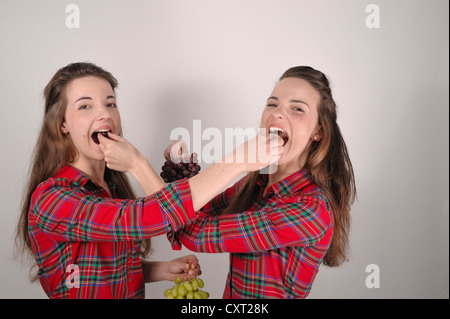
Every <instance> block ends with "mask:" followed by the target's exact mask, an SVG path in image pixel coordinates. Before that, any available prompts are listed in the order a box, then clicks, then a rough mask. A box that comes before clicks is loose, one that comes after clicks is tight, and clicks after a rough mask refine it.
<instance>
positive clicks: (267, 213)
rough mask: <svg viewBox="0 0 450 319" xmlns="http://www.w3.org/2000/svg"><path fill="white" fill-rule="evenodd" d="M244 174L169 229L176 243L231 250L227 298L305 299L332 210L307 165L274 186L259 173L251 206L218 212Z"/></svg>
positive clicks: (327, 236) (320, 256)
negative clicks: (191, 218)
mask: <svg viewBox="0 0 450 319" xmlns="http://www.w3.org/2000/svg"><path fill="white" fill-rule="evenodd" d="M244 180H245V177H244V178H243V179H241V180H240V181H239V182H237V183H236V184H235V185H234V186H232V187H230V188H228V189H227V190H226V191H225V192H223V193H222V194H220V195H218V196H217V197H216V198H214V199H213V200H212V201H211V202H210V203H209V204H208V205H206V206H205V207H204V208H203V210H202V212H201V213H200V215H199V218H197V219H196V220H194V221H193V222H192V223H191V224H189V225H188V226H187V227H185V228H183V229H181V230H180V231H178V232H171V233H169V234H168V236H169V239H170V240H171V241H172V245H173V247H174V248H176V249H178V248H180V245H181V244H183V245H184V246H185V247H186V248H188V249H190V250H193V251H197V252H208V253H223V252H228V253H231V254H230V272H229V274H228V278H227V282H226V287H225V292H224V295H223V297H224V298H239V299H245V298H247V299H249V298H305V297H306V296H307V295H308V294H309V292H310V289H311V285H312V282H313V280H314V278H315V276H316V274H317V271H318V269H319V266H320V264H321V262H322V260H323V257H324V255H325V253H326V251H327V249H328V247H329V245H330V241H331V237H332V231H333V225H334V220H333V214H332V212H331V210H330V207H329V205H328V201H327V199H326V197H325V195H324V193H323V191H322V190H321V189H320V188H319V187H317V186H316V185H314V184H313V183H312V182H311V181H310V179H309V177H308V175H307V174H306V172H305V171H304V170H302V171H299V172H297V173H295V174H292V175H291V176H289V177H287V178H285V179H284V180H282V181H280V182H279V183H277V184H274V185H272V186H271V187H270V188H269V190H268V192H267V194H266V195H263V192H264V189H265V187H266V185H267V175H260V177H259V180H258V182H257V185H258V187H259V196H258V197H257V199H256V200H255V202H254V203H253V206H252V208H251V209H250V210H249V211H246V212H243V213H240V214H229V215H219V214H220V211H221V210H223V209H224V208H225V207H226V206H227V205H228V203H229V201H230V199H231V198H232V196H233V194H235V193H236V192H237V191H238V190H239V189H240V188H241V187H242V185H243V183H244Z"/></svg>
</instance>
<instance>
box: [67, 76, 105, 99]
mask: <svg viewBox="0 0 450 319" xmlns="http://www.w3.org/2000/svg"><path fill="white" fill-rule="evenodd" d="M111 95H114V90H113V89H112V87H111V84H109V82H108V81H106V80H105V79H102V78H98V77H94V76H87V77H82V78H79V79H75V80H72V81H70V82H69V84H68V85H67V88H66V96H67V98H68V99H69V101H70V100H73V99H76V98H78V97H80V96H88V97H92V98H95V97H98V98H105V97H106V96H111Z"/></svg>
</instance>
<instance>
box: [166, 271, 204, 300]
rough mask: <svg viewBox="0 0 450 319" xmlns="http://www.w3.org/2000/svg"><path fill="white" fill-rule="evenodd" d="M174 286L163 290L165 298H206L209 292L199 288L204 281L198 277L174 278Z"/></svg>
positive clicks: (202, 285)
mask: <svg viewBox="0 0 450 319" xmlns="http://www.w3.org/2000/svg"><path fill="white" fill-rule="evenodd" d="M174 282H175V286H173V287H172V288H169V289H167V290H166V291H165V292H164V297H166V298H167V299H208V298H209V293H208V292H206V291H203V290H201V289H199V288H203V287H204V286H205V283H204V282H203V280H202V279H201V278H199V277H197V278H191V277H187V278H186V276H185V277H183V278H181V277H177V278H175V280H174Z"/></svg>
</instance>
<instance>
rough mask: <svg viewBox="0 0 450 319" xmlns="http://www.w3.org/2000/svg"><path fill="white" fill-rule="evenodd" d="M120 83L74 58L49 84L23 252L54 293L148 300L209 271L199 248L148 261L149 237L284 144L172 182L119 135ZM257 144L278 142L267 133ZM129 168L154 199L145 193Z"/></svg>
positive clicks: (22, 223)
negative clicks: (155, 291) (166, 286)
mask: <svg viewBox="0 0 450 319" xmlns="http://www.w3.org/2000/svg"><path fill="white" fill-rule="evenodd" d="M116 87H117V80H116V79H115V78H114V77H113V76H112V75H111V73H109V72H107V71H105V70H103V69H102V68H100V67H98V66H96V65H94V64H92V63H73V64H69V65H67V66H65V67H63V68H61V69H60V70H58V71H57V72H56V74H55V75H54V76H53V77H52V79H51V80H50V82H49V83H48V85H47V86H46V88H45V90H44V96H45V113H44V119H43V123H42V127H41V131H40V135H39V137H38V140H37V144H36V148H35V151H34V156H33V159H32V163H31V171H30V176H29V181H28V184H27V186H26V191H25V195H24V201H23V205H22V211H21V215H20V220H19V223H18V228H17V236H16V239H17V245H18V248H19V249H20V250H21V251H22V252H23V253H27V252H29V253H31V254H32V255H33V257H34V261H35V265H36V266H37V273H36V274H35V277H37V278H38V279H39V281H40V283H41V285H42V287H43V289H44V291H45V293H46V294H47V295H48V297H50V298H143V297H144V293H145V289H144V283H145V282H152V281H158V280H173V279H174V278H175V277H176V276H178V275H179V274H181V273H183V272H184V271H187V270H188V269H189V267H190V266H191V267H192V268H193V270H195V271H196V272H197V273H200V272H201V270H200V267H199V265H198V261H197V259H196V258H195V256H189V258H190V263H191V265H187V263H186V258H185V257H181V258H177V259H175V260H172V261H169V262H150V261H149V260H146V259H144V258H143V257H145V256H146V255H147V254H148V252H149V249H150V240H149V238H150V237H153V236H158V235H162V234H165V233H166V232H167V231H169V232H171V231H177V230H178V229H179V228H180V227H182V226H184V225H186V224H187V223H189V222H190V221H191V220H192V219H195V218H196V216H197V213H196V210H199V209H200V208H201V207H202V206H203V205H204V204H205V203H207V202H208V201H209V200H211V199H212V198H213V197H214V196H216V195H217V194H219V192H220V191H221V190H222V189H223V188H224V187H225V186H226V185H227V184H228V183H230V182H231V181H232V180H233V178H236V177H237V176H239V174H241V173H243V172H246V171H254V170H258V169H260V168H261V167H264V166H266V165H268V164H269V163H270V161H272V160H276V159H278V157H279V156H278V152H282V146H281V145H278V144H277V145H275V146H274V147H273V149H274V150H275V151H273V152H272V154H273V157H271V158H268V159H266V160H267V162H264V163H263V162H254V163H247V162H248V161H247V162H245V161H244V162H243V163H241V164H239V165H224V164H222V165H221V164H216V165H212V166H211V167H209V168H208V169H206V170H204V171H203V172H202V173H200V174H199V175H197V176H194V177H192V178H191V179H190V180H189V181H188V180H186V179H184V180H181V181H178V182H175V183H172V184H169V185H168V186H166V185H165V184H164V182H162V180H161V179H160V178H159V176H158V175H157V174H156V173H155V171H154V170H153V169H152V167H151V166H150V164H149V163H148V161H147V160H146V159H145V157H144V156H142V154H140V153H139V152H138V151H137V150H136V149H135V148H134V147H133V146H132V145H131V144H130V143H129V142H128V141H127V140H125V139H124V138H123V137H121V136H120V135H121V131H122V126H121V119H120V114H119V111H118V108H117V99H116V94H115V89H116ZM104 135H105V136H106V137H105V136H104ZM254 143H256V145H257V147H261V148H266V149H268V148H270V145H269V143H268V140H264V139H255V140H254ZM272 145H273V144H272ZM255 151H257V148H255ZM125 171H128V172H130V173H131V174H132V175H133V176H134V177H136V179H137V180H138V182H139V183H140V184H141V186H142V188H143V190H144V192H145V194H146V195H147V196H146V197H142V198H136V196H135V194H134V192H133V189H132V187H131V186H130V184H129V181H128V179H127V176H126V175H125V174H124V173H122V172H125ZM213 177H219V178H218V179H215V178H213ZM74 277H76V278H74ZM72 279H73V282H72Z"/></svg>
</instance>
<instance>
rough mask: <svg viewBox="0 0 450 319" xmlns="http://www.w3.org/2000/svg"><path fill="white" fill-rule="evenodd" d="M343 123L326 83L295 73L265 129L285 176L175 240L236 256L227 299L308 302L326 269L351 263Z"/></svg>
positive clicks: (250, 188)
mask: <svg viewBox="0 0 450 319" xmlns="http://www.w3.org/2000/svg"><path fill="white" fill-rule="evenodd" d="M336 120H337V113H336V104H335V102H334V100H333V96H332V92H331V89H330V85H329V81H328V79H327V77H326V76H325V75H324V74H323V73H322V72H320V71H318V70H315V69H313V68H311V67H307V66H300V67H293V68H290V69H289V70H287V71H286V72H285V73H284V74H283V75H282V76H281V78H280V81H279V82H278V84H277V85H276V86H275V88H274V90H273V92H272V94H271V95H270V97H269V98H268V100H267V105H266V108H265V109H264V112H263V114H262V119H261V124H260V126H261V128H264V129H265V130H267V132H278V134H279V136H281V137H282V138H283V140H284V151H283V154H282V155H281V158H280V160H279V161H278V169H277V171H276V172H275V173H273V174H269V175H263V174H260V173H259V172H258V171H255V172H251V173H249V174H247V175H246V176H245V177H244V178H242V179H241V180H240V181H238V182H237V183H236V184H235V185H234V186H232V187H230V188H229V189H227V190H226V191H225V192H223V193H222V194H220V195H218V196H217V197H216V198H214V199H213V200H211V201H210V202H209V203H208V204H207V205H206V206H205V207H203V209H202V210H201V213H200V215H199V218H197V219H196V220H194V221H193V223H191V224H189V225H188V226H186V227H185V228H183V229H180V230H179V231H178V232H172V233H171V234H169V237H170V238H172V240H173V245H174V246H179V244H180V243H181V244H183V245H184V246H185V247H187V248H188V249H190V250H192V251H197V252H208V253H222V252H229V253H231V254H230V271H229V274H228V278H227V283H226V288H225V292H224V298H305V297H306V296H307V295H308V294H309V292H310V289H311V286H312V283H313V280H314V278H315V276H316V274H317V271H318V269H319V266H320V264H322V263H323V264H325V265H328V266H332V267H334V266H339V265H341V264H342V263H343V262H344V261H345V260H346V259H347V248H348V240H349V238H348V234H349V227H350V214H349V212H350V206H351V204H352V203H353V201H354V199H355V196H356V188H355V182H354V175H353V168H352V164H351V161H350V158H349V155H348V153H347V147H346V145H345V142H344V139H343V137H342V135H341V132H340V129H339V126H338V124H337V121H336ZM166 153H167V151H166Z"/></svg>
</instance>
